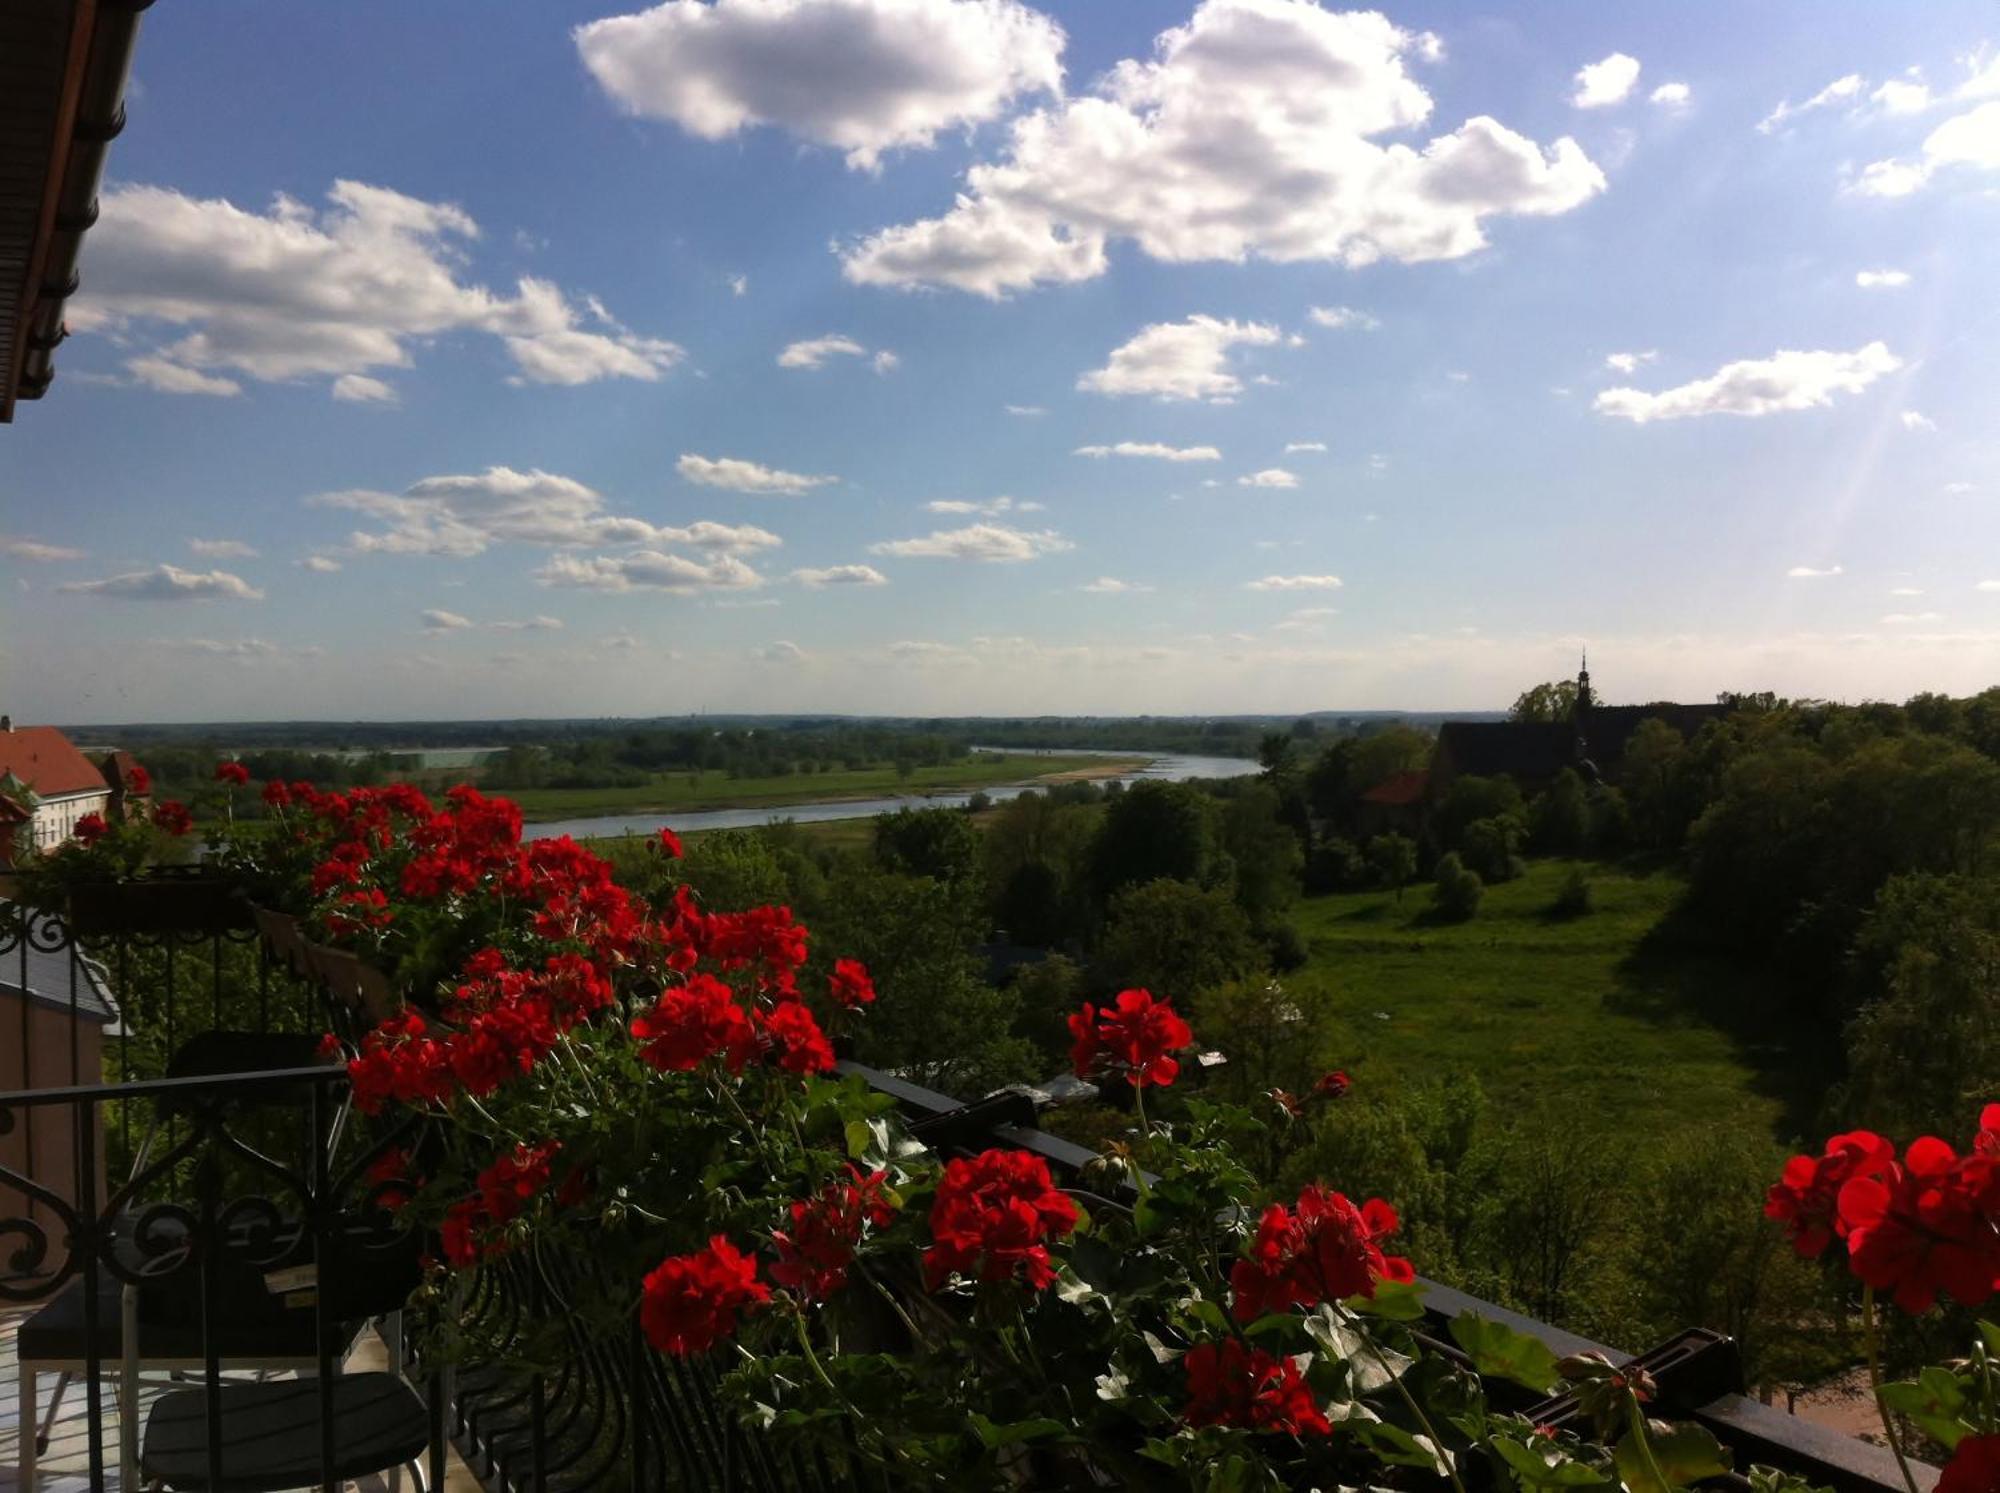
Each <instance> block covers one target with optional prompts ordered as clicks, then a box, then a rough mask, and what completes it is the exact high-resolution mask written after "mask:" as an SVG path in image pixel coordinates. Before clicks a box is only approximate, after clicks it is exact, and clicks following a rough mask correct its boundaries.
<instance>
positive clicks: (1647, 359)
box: [1604, 348, 1660, 373]
mask: <svg viewBox="0 0 2000 1493" xmlns="http://www.w3.org/2000/svg"><path fill="white" fill-rule="evenodd" d="M1659 356H1660V354H1659V352H1658V351H1657V350H1656V349H1652V348H1648V349H1647V350H1646V351H1645V352H1642V353H1606V354H1605V355H1604V366H1605V367H1606V368H1610V369H1612V370H1614V371H1616V372H1618V373H1632V372H1634V371H1636V370H1637V369H1638V367H1639V365H1640V364H1641V363H1652V362H1657V361H1658V360H1659Z"/></svg>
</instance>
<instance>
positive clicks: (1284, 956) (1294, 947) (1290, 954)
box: [1263, 923, 1310, 975]
mask: <svg viewBox="0 0 2000 1493" xmlns="http://www.w3.org/2000/svg"><path fill="white" fill-rule="evenodd" d="M1263 938H1264V947H1265V949H1266V950H1268V951H1269V953H1270V956H1271V968H1272V969H1273V970H1275V971H1277V973H1279V974H1281V975H1287V974H1290V973H1291V972H1292V971H1293V970H1295V969H1302V968H1304V967H1305V962H1306V960H1307V959H1308V958H1309V957H1310V955H1309V953H1308V952H1307V949H1306V941H1305V940H1304V939H1303V938H1301V937H1300V936H1299V930H1298V929H1296V928H1294V927H1293V926H1292V925H1291V924H1290V923H1275V924H1273V925H1272V926H1271V927H1269V928H1266V929H1265V930H1264V934H1263Z"/></svg>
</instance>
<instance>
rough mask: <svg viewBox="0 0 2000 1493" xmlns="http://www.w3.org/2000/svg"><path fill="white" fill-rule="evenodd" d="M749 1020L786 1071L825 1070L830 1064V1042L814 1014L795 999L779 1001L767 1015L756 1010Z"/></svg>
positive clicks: (821, 1071)
mask: <svg viewBox="0 0 2000 1493" xmlns="http://www.w3.org/2000/svg"><path fill="white" fill-rule="evenodd" d="M750 1019H751V1021H752V1022H754V1023H755V1025H756V1027H757V1032H758V1035H759V1036H760V1037H762V1038H763V1040H764V1041H765V1042H766V1043H767V1044H769V1046H770V1049H771V1051H772V1053H773V1054H774V1055H775V1057H776V1060H777V1064H778V1066H779V1067H780V1068H783V1069H784V1070H785V1071H786V1072H787V1073H824V1072H826V1070H827V1069H829V1068H831V1067H832V1066H833V1044H832V1043H830V1042H828V1041H827V1040H826V1033H825V1032H823V1031H821V1030H820V1029H819V1021H818V1019H817V1018H815V1017H814V1015H813V1013H812V1012H810V1011H808V1010H807V1009H806V1008H805V1007H804V1006H802V1005H800V1004H799V1003H798V1002H797V1001H780V1002H779V1003H778V1004H777V1005H776V1006H774V1007H772V1008H771V1012H770V1014H769V1015H766V1014H765V1013H764V1012H762V1011H757V1012H754V1013H753V1014H752V1015H751V1018H750Z"/></svg>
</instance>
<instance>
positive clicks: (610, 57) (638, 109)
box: [573, 0, 1064, 170]
mask: <svg viewBox="0 0 2000 1493" xmlns="http://www.w3.org/2000/svg"><path fill="white" fill-rule="evenodd" d="M573 34H574V36H575V40H576V46H577V50H578V51H579V52H581V53H582V54H583V61H584V66H586V67H587V68H589V70H590V73H591V75H592V76H593V77H594V78H596V79H597V81H598V83H599V85H600V86H602V87H603V89H604V90H605V92H606V93H608V94H610V95H611V97H612V98H614V99H615V100H617V102H618V103H619V104H620V105H622V106H623V107H624V108H625V109H626V110H627V111H628V112H630V113H633V114H636V115H640V116H641V117H644V118H649V119H663V120H668V121H671V122H672V123H674V124H677V125H679V126H680V127H681V128H682V129H685V130H687V131H688V132H689V133H691V134H694V135H698V136H700V137H701V138H702V139H704V140H724V139H727V138H729V137H730V136H731V135H735V134H737V133H739V132H740V131H742V130H745V129H751V128H755V127H756V126H759V125H772V126H776V127H777V128H779V129H783V130H786V131H788V132H789V133H791V134H793V135H796V136H798V137H799V138H800V139H803V140H807V141H810V142H812V143H813V144H815V145H825V146H830V147H832V148H833V149H835V150H840V151H844V152H846V155H847V163H848V165H849V166H852V167H857V168H861V169H871V170H872V169H873V168H874V167H875V166H876V165H877V164H878V163H879V161H880V159H881V156H882V154H883V152H885V151H890V150H896V149H900V148H921V147H925V146H929V145H930V144H931V143H932V142H933V141H934V140H935V139H936V138H937V136H938V134H939V133H940V132H941V131H946V130H954V129H958V128H960V127H962V126H966V125H972V124H977V123H979V122H981V121H983V120H988V119H992V118H995V117H996V116H998V115H999V114H1000V113H1001V112H1002V111H1003V110H1004V109H1005V108H1006V107H1007V105H1008V104H1009V103H1010V102H1011V101H1012V100H1013V99H1015V98H1016V97H1018V96H1019V95H1021V94H1024V93H1032V92H1038V91H1046V92H1049V93H1060V92H1061V91H1062V50H1063V40H1064V38H1063V33H1062V29H1061V28H1060V27H1058V26H1057V25H1056V24H1055V22H1053V21H1051V20H1050V19H1049V18H1048V17H1046V16H1044V15H1042V14H1041V13H1040V12H1038V11H1034V10H1031V9H1029V8H1028V7H1027V6H1025V5H1019V4H1015V3H1013V0H715V3H713V4H705V3H702V0H666V3H664V4H661V5H657V6H654V7H653V8H652V9H651V10H644V11H640V12H638V13H637V14H634V15H622V16H607V17H606V18H605V19H603V20H601V21H592V22H589V23H588V24H586V25H582V26H579V27H577V28H576V30H575V32H574V33H573Z"/></svg>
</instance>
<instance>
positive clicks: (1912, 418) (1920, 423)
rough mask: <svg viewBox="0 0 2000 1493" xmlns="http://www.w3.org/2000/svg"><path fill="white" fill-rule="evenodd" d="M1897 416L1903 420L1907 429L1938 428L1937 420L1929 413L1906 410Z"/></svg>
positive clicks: (1904, 427)
mask: <svg viewBox="0 0 2000 1493" xmlns="http://www.w3.org/2000/svg"><path fill="white" fill-rule="evenodd" d="M1896 418H1897V419H1898V420H1901V421H1902V422H1903V429H1905V430H1936V429H1937V421H1935V420H1933V419H1932V418H1931V417H1930V416H1929V415H1926V414H1922V413H1920V412H1919V411H1917V410H1904V411H1903V412H1902V413H1901V414H1900V415H1898V416H1896Z"/></svg>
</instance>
